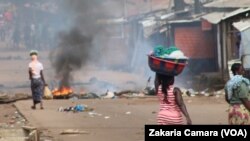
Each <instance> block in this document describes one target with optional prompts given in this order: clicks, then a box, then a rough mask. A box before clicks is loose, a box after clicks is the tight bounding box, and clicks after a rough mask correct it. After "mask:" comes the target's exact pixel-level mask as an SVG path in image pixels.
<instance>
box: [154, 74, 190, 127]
mask: <svg viewBox="0 0 250 141" xmlns="http://www.w3.org/2000/svg"><path fill="white" fill-rule="evenodd" d="M173 85H174V76H167V75H161V74H156V78H155V90H156V94H157V95H158V97H159V100H160V111H159V113H158V116H157V122H158V124H159V125H176V124H177V125H178V124H184V123H183V117H182V113H183V114H184V116H185V117H186V120H187V124H189V125H190V124H192V121H191V119H190V117H189V114H188V112H187V109H186V106H185V103H184V101H183V99H182V94H181V91H180V89H179V88H176V87H175V88H174V86H173Z"/></svg>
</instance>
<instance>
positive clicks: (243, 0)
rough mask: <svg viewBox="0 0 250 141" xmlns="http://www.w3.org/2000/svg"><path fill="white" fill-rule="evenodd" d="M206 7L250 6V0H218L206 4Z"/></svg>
mask: <svg viewBox="0 0 250 141" xmlns="http://www.w3.org/2000/svg"><path fill="white" fill-rule="evenodd" d="M204 7H211V8H241V7H250V0H217V1H214V2H211V3H208V4H205V5H204Z"/></svg>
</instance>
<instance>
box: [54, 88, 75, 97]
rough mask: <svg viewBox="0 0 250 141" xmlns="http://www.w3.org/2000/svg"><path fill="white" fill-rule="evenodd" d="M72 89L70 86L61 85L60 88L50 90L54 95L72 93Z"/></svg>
mask: <svg viewBox="0 0 250 141" xmlns="http://www.w3.org/2000/svg"><path fill="white" fill-rule="evenodd" d="M72 93H73V90H72V89H71V88H70V87H62V88H61V89H57V88H56V89H55V90H53V91H52V94H53V95H54V96H65V95H69V94H72Z"/></svg>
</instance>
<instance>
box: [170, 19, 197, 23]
mask: <svg viewBox="0 0 250 141" xmlns="http://www.w3.org/2000/svg"><path fill="white" fill-rule="evenodd" d="M198 21H200V18H196V19H190V20H174V21H169V22H168V23H170V24H177V23H192V22H198Z"/></svg>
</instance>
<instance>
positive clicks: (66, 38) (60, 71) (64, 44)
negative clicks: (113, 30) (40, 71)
mask: <svg viewBox="0 0 250 141" xmlns="http://www.w3.org/2000/svg"><path fill="white" fill-rule="evenodd" d="M105 4H106V3H105V2H102V1H100V0H72V1H69V0H63V1H62V5H61V7H60V8H61V12H62V13H63V15H64V16H65V23H62V24H69V29H65V31H62V32H60V34H58V35H59V36H58V37H59V38H58V39H59V41H58V46H57V47H56V48H55V49H54V50H53V51H52V53H51V55H50V60H51V63H52V66H53V67H54V69H55V73H56V75H57V78H58V79H59V81H60V87H62V86H70V83H71V82H72V80H73V77H72V74H73V73H74V71H76V70H79V69H81V68H82V67H83V66H84V65H85V64H86V62H87V61H89V60H90V56H91V55H93V54H95V49H94V48H93V41H96V38H97V37H99V36H105V35H107V34H106V32H105V29H104V26H103V25H102V24H99V23H98V22H97V21H98V20H99V19H105V18H112V17H115V16H116V15H114V13H116V12H114V11H115V10H114V8H117V6H115V5H117V3H115V2H113V3H112V5H113V6H114V7H112V8H113V9H112V10H111V9H108V8H107V7H105ZM109 5H110V3H109ZM109 8H110V7H109ZM118 8H119V7H118ZM116 14H117V13H116Z"/></svg>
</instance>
